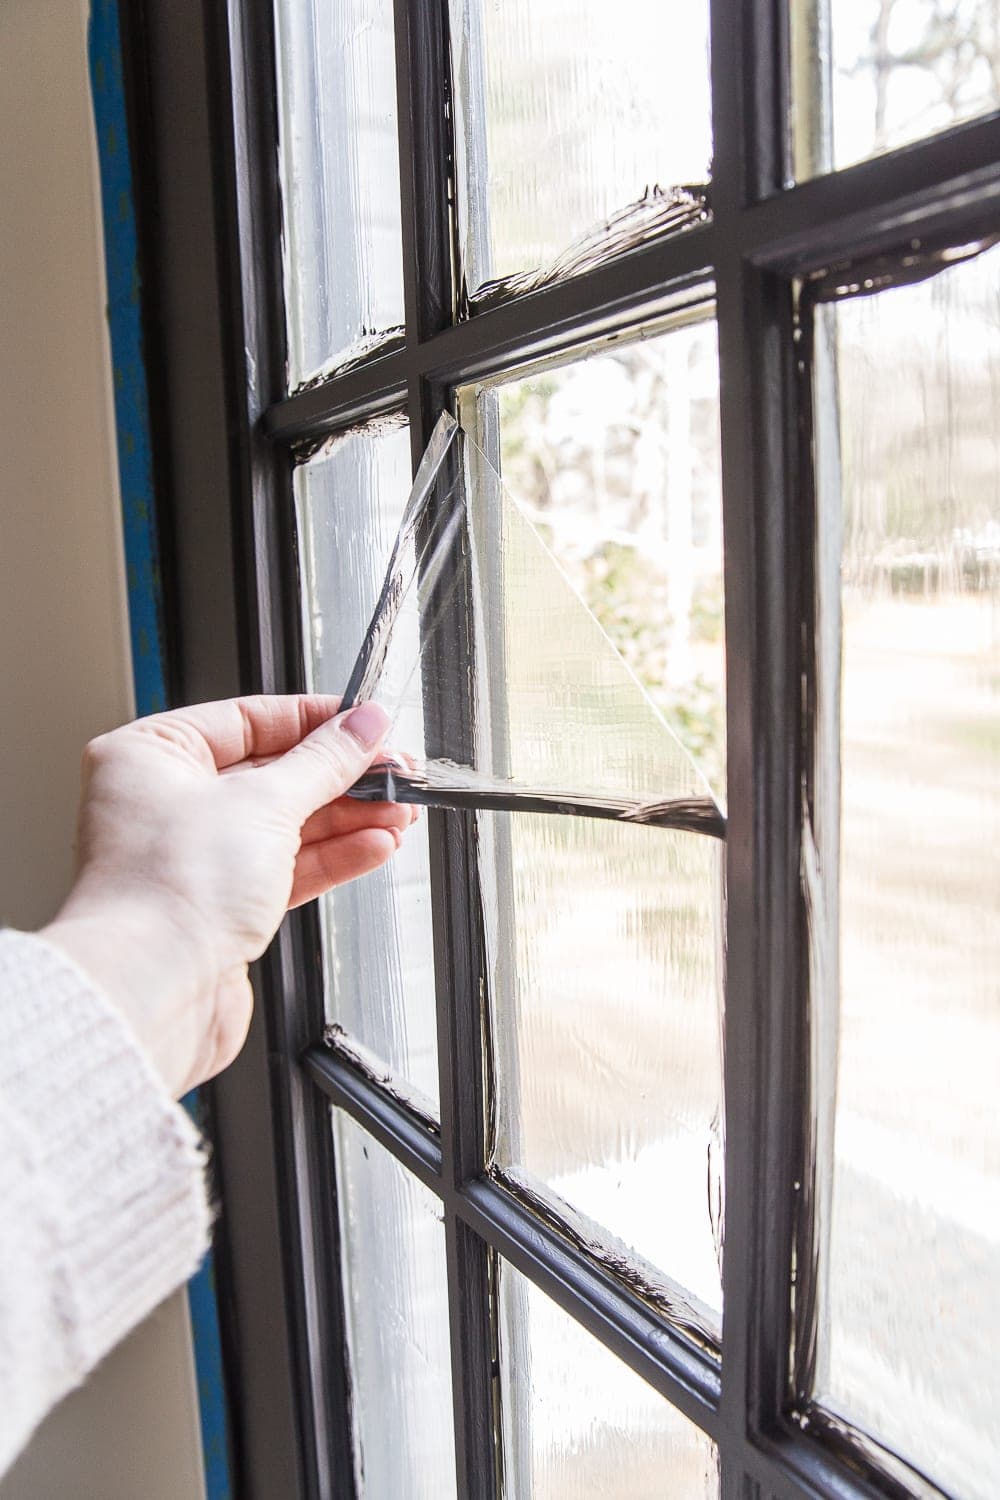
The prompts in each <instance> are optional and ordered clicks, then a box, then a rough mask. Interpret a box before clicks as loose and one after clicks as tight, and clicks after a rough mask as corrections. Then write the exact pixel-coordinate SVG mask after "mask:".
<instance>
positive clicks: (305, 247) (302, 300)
mask: <svg viewBox="0 0 1000 1500" xmlns="http://www.w3.org/2000/svg"><path fill="white" fill-rule="evenodd" d="M275 25H276V31H277V43H276V44H277V54H278V95H279V134H280V168H281V189H282V207H283V221H284V233H285V305H286V308H287V316H288V378H289V385H290V386H291V387H293V388H294V387H295V386H297V385H300V384H302V383H304V382H305V381H308V380H311V379H312V378H313V377H314V376H316V375H318V374H320V373H322V372H323V371H325V370H328V369H330V368H331V367H332V366H334V365H337V364H341V363H343V362H345V361H347V360H349V359H352V358H356V357H359V356H360V355H362V354H364V353H366V352H369V351H370V350H371V349H373V348H376V347H378V345H379V344H380V343H381V342H383V341H384V340H385V337H386V335H387V333H389V332H391V331H393V330H396V331H398V328H399V325H400V324H401V323H402V321H403V262H402V241H401V232H402V231H401V227H400V197H399V151H398V145H397V137H396V71H395V53H394V42H393V23H392V0H338V3H337V4H336V5H323V4H317V3H316V0H275Z"/></svg>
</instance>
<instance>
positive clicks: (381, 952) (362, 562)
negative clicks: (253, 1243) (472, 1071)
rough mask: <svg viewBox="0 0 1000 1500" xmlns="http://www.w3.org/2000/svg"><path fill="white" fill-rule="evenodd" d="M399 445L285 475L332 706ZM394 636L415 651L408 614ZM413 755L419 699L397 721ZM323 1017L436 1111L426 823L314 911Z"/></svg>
mask: <svg viewBox="0 0 1000 1500" xmlns="http://www.w3.org/2000/svg"><path fill="white" fill-rule="evenodd" d="M410 474H411V468H410V436H409V429H408V427H407V426H406V425H405V423H403V422H401V421H399V420H387V421H385V422H376V423H374V424H370V425H369V426H368V427H365V428H359V429H356V430H354V431H351V432H349V433H347V434H345V435H344V436H341V437H338V438H336V439H334V440H333V441H332V442H331V443H330V444H328V445H327V447H326V448H324V449H323V450H321V451H320V453H318V454H317V455H316V456H315V457H314V458H312V459H310V461H309V462H308V463H305V464H302V465H300V466H299V468H298V469H296V471H295V499H296V513H297V520H298V536H299V563H300V576H301V587H302V601H303V617H304V620H303V623H304V636H305V642H306V666H307V679H308V683H309V686H310V688H311V689H312V690H314V691H316V692H323V693H335V694H340V693H342V692H343V691H344V689H345V687H346V686H347V682H348V678H349V677H350V674H351V668H352V666H353V664H354V659H355V657H356V655H357V652H358V648H359V646H360V644H361V641H362V638H363V636H364V633H365V629H366V627H367V625H368V620H369V617H370V615H371V613H372V611H373V609H374V607H375V603H376V601H377V599H378V596H379V590H380V588H381V585H382V573H383V569H384V567H385V560H386V558H387V556H388V555H389V552H390V550H391V547H392V543H393V540H394V537H395V533H396V529H397V527H398V526H399V522H400V518H401V516H402V513H403V507H404V505H405V502H406V497H407V494H408V493H409V488H410ZM399 631H400V634H401V636H402V637H403V638H404V639H406V638H408V639H410V640H411V641H413V642H416V641H417V640H418V638H419V621H418V619H417V616H416V612H415V610H414V611H413V612H412V613H407V612H404V614H403V617H402V618H401V620H400V622H399ZM397 727H398V730H399V733H400V736H401V741H402V742H404V743H405V742H413V743H420V742H421V741H422V738H423V720H422V710H421V703H420V699H419V696H418V697H417V698H416V699H415V700H414V701H412V702H410V703H408V704H407V705H406V707H405V708H404V710H403V712H402V713H401V715H400V718H399V721H398V726H397ZM321 909H322V914H323V925H324V939H325V940H324V954H325V967H326V980H327V1014H328V1016H329V1019H330V1021H331V1022H332V1023H334V1024H336V1025H338V1026H340V1027H342V1028H343V1029H344V1030H345V1031H347V1032H348V1033H349V1034H350V1035H351V1036H352V1037H354V1038H356V1039H357V1040H358V1041H360V1042H361V1043H362V1044H363V1045H364V1046H366V1047H367V1048H369V1049H370V1050H371V1051H372V1052H373V1053H375V1054H376V1055H377V1057H379V1058H380V1059H381V1060H382V1061H383V1062H384V1063H385V1065H386V1066H387V1067H388V1069H389V1071H390V1072H392V1073H393V1074H395V1075H396V1076H397V1077H399V1078H401V1079H406V1080H407V1081H408V1082H409V1083H411V1084H412V1085H414V1086H415V1087H416V1088H417V1089H418V1090H419V1091H420V1092H421V1093H422V1094H423V1095H425V1096H426V1098H427V1099H428V1101H429V1102H430V1103H431V1104H432V1105H433V1108H434V1109H435V1110H436V1109H437V1099H438V1075H437V1046H436V1022H435V991H434V955H433V945H432V936H431V898H430V869H429V854H428V842H427V823H426V820H421V821H420V822H418V823H416V824H414V825H413V827H412V828H411V829H410V830H409V832H408V833H407V835H406V838H405V839H404V840H403V844H402V847H401V848H400V850H399V851H398V853H397V854H396V855H395V856H394V857H393V859H392V860H390V861H389V863H388V864H387V865H384V866H383V867H382V869H380V870H375V871H373V872H372V873H371V874H369V875H365V876H364V877H363V878H362V879H360V880H356V881H352V882H350V883H349V884H347V885H342V886H338V887H336V888H335V889H334V890H333V891H331V892H330V893H329V894H328V895H327V896H325V897H324V898H323V901H322V908H321Z"/></svg>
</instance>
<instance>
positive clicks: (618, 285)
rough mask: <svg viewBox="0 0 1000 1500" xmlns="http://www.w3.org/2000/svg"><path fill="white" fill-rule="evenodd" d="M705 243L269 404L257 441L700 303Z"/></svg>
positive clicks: (319, 429)
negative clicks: (416, 387)
mask: <svg viewBox="0 0 1000 1500" xmlns="http://www.w3.org/2000/svg"><path fill="white" fill-rule="evenodd" d="M711 235H712V226H711V225H710V224H706V225H703V226H701V227H699V228H697V229H690V230H687V231H685V232H684V233H681V234H678V235H674V236H672V237H671V238H669V239H667V240H664V241H662V242H658V243H656V244H653V245H647V246H644V247H643V248H642V249H641V250H637V251H633V252H632V253H631V254H629V255H626V256H623V257H622V258H621V259H620V260H616V261H611V262H609V263H608V264H607V265H604V266H599V267H598V268H597V269H596V270H594V271H588V272H586V273H585V274H584V275H582V276H575V277H571V278H569V279H568V280H567V281H563V282H559V283H557V284H555V285H553V286H549V287H544V288H543V289H542V290H541V291H538V292H532V293H530V294H529V295H527V296H525V297H520V298H517V299H515V300H512V301H511V302H509V303H505V304H503V305H502V306H500V307H496V308H492V309H490V311H488V312H483V313H479V314H477V315H476V316H475V317H473V318H470V319H469V320H468V321H467V322H464V323H456V324H454V325H453V326H452V327H451V328H446V329H444V330H443V332H441V333H438V334H435V335H434V337H433V338H430V339H428V340H426V341H425V342H424V343H418V344H413V343H411V344H408V345H407V347H406V348H405V349H403V350H399V351H397V352H396V353H394V354H389V355H385V356H383V357H381V358H376V359H373V360H371V361H370V362H369V363H367V364H365V363H362V364H359V365H356V366H355V367H354V368H353V369H351V370H350V371H348V372H347V373H346V374H344V375H339V376H338V375H331V376H330V378H329V379H328V380H325V381H323V382H321V383H319V384H317V385H315V386H313V387H311V388H310V389H309V390H307V391H299V392H297V393H296V394H295V395H293V396H288V397H286V399H285V400H283V401H278V402H275V404H274V405H273V406H272V407H270V408H269V410H268V411H267V412H266V413H265V415H264V417H263V419H262V427H263V431H264V432H265V434H266V435H267V436H268V437H270V438H272V439H273V440H274V441H275V442H278V443H282V444H287V445H295V444H298V443H308V442H310V441H313V440H315V439H317V438H321V437H323V436H325V435H327V434H330V433H333V432H336V431H337V430H339V429H341V428H344V427H348V426H352V425H354V424H355V423H357V422H361V421H364V420H367V419H369V418H371V417H376V416H380V415H382V414H384V413H385V412H387V411H390V410H392V409H394V408H399V407H401V406H402V405H403V404H404V403H405V400H406V395H407V390H408V387H409V386H410V385H412V384H415V383H417V382H419V381H421V380H427V381H430V382H432V383H433V384H435V385H444V386H448V385H459V384H462V383H464V382H468V381H473V380H476V379H479V378H482V377H483V376H485V375H489V374H491V373H494V372H495V371H497V370H499V369H503V368H504V367H505V366H507V365H509V364H512V363H514V362H523V361H525V360H529V359H534V358H537V357H539V356H541V355H544V354H547V353H550V352H555V351H557V350H559V349H564V348H568V347H570V346H572V345H573V344H575V343H577V342H586V341H588V340H591V339H594V338H599V337H600V336H601V335H602V334H606V333H612V332H615V331H616V330H618V329H619V328H626V327H628V325H629V324H630V323H634V322H636V321H637V320H638V319H639V318H640V317H641V318H643V319H645V318H646V317H647V316H648V317H660V316H663V315H664V314H665V313H668V312H670V311H671V310H673V308H674V306H675V305H685V304H686V302H687V301H691V302H694V301H697V300H700V299H702V298H704V296H705V294H706V293H705V286H706V283H710V282H711V269H710V267H711V256H712V244H711Z"/></svg>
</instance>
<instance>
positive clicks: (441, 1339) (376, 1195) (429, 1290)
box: [331, 1110, 457, 1500]
mask: <svg viewBox="0 0 1000 1500" xmlns="http://www.w3.org/2000/svg"><path fill="white" fill-rule="evenodd" d="M331 1113H332V1116H333V1138H334V1145H335V1150H336V1163H337V1203H338V1211H339V1217H340V1237H341V1246H342V1264H343V1274H344V1303H345V1312H346V1319H347V1347H348V1356H349V1359H350V1378H351V1417H352V1425H353V1440H354V1474H355V1482H356V1485H357V1493H358V1496H359V1497H360V1500H385V1497H386V1496H390V1495H392V1496H395V1495H398V1496H404V1495H405V1496H406V1497H407V1500H447V1497H448V1496H455V1495H456V1493H457V1489H456V1480H455V1448H454V1427H453V1418H452V1394H451V1347H450V1341H449V1331H448V1330H449V1321H448V1279H447V1270H446V1264H445V1240H444V1225H443V1223H442V1220H441V1205H440V1203H439V1201H438V1199H437V1198H436V1197H435V1196H434V1194H433V1193H431V1192H430V1191H429V1190H428V1189H427V1188H425V1187H424V1186H423V1184H422V1183H420V1182H418V1181H417V1179H416V1178H415V1177H414V1176H412V1174H411V1173H409V1172H407V1171H406V1170H405V1168H404V1167H402V1166H401V1165H400V1164H399V1162H398V1161H397V1160H396V1159H395V1157H393V1156H392V1155H390V1153H389V1152H388V1151H386V1150H385V1149H384V1147H382V1146H380V1145H379V1144H378V1143H377V1142H376V1141H375V1140H373V1138H372V1137H371V1136H370V1135H368V1134H367V1133H366V1132H365V1131H364V1130H362V1129H361V1127H360V1125H357V1124H355V1122H354V1121H353V1120H352V1119H351V1118H350V1116H348V1115H346V1114H344V1113H343V1111H341V1110H333V1111H331Z"/></svg>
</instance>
